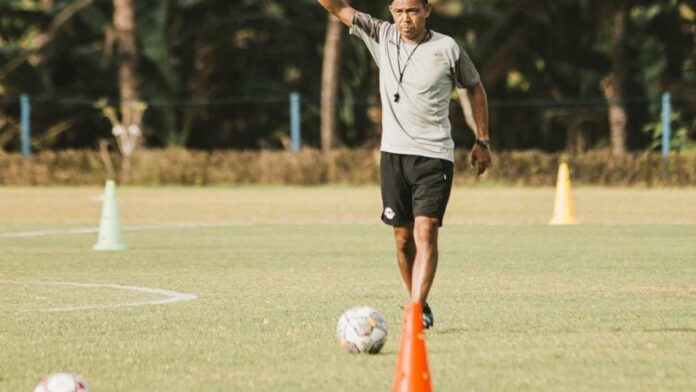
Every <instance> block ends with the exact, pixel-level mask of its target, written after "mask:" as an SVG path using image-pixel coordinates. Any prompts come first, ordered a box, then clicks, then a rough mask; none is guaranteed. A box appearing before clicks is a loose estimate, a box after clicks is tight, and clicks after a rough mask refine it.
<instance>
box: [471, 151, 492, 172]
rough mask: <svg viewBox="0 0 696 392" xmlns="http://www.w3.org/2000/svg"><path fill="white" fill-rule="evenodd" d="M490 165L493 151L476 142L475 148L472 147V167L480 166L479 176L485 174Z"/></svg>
mask: <svg viewBox="0 0 696 392" xmlns="http://www.w3.org/2000/svg"><path fill="white" fill-rule="evenodd" d="M490 165H491V151H490V150H489V149H488V148H486V147H483V146H480V145H479V144H478V143H474V148H472V149H471V167H478V169H477V171H478V174H477V176H480V175H481V174H483V173H484V172H485V171H486V169H488V166H490Z"/></svg>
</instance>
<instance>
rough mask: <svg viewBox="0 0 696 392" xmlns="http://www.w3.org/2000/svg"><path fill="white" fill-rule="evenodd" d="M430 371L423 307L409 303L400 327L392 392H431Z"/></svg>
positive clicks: (416, 303) (417, 303)
mask: <svg viewBox="0 0 696 392" xmlns="http://www.w3.org/2000/svg"><path fill="white" fill-rule="evenodd" d="M430 378H431V377H430V369H429V368H428V355H427V350H426V348H425V334H424V332H423V307H422V306H421V304H420V303H419V302H415V301H414V302H411V303H410V304H409V305H408V306H407V307H406V312H405V314H404V324H403V326H402V327H401V343H400V344H399V358H398V360H397V362H396V375H395V377H394V387H393V388H392V391H393V392H431V391H432V390H433V387H432V384H431V382H430Z"/></svg>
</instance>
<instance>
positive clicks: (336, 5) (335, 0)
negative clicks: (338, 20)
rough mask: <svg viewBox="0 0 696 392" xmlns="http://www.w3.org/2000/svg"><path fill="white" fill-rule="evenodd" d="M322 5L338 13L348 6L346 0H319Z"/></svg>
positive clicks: (333, 12)
mask: <svg viewBox="0 0 696 392" xmlns="http://www.w3.org/2000/svg"><path fill="white" fill-rule="evenodd" d="M317 2H319V4H321V6H322V7H324V8H326V10H327V11H329V12H331V13H332V14H334V15H336V14H338V13H339V12H340V11H341V10H342V9H344V8H346V7H348V4H346V2H345V0H317Z"/></svg>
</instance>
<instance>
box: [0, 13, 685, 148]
mask: <svg viewBox="0 0 696 392" xmlns="http://www.w3.org/2000/svg"><path fill="white" fill-rule="evenodd" d="M627 2H628V6H629V16H630V18H629V19H630V20H629V24H628V31H627V37H628V40H627V42H626V49H627V56H628V61H627V63H628V64H629V66H628V69H627V70H626V72H627V76H628V77H627V80H626V95H627V98H628V112H629V113H628V114H629V120H630V123H629V129H628V131H629V142H630V146H631V147H632V148H633V149H644V148H651V142H652V135H649V134H646V133H645V132H644V131H643V129H644V128H645V127H646V126H647V125H649V124H651V123H654V122H656V119H657V118H659V111H660V107H659V96H660V95H661V94H662V92H663V90H665V88H666V87H665V81H672V82H674V83H677V84H679V83H681V82H682V81H696V73H694V71H693V69H694V66H693V53H694V41H695V40H694V38H695V36H696V30H694V29H693V25H694V15H695V13H694V9H695V6H694V4H693V2H692V1H686V0H669V1H659V2H650V1H642V0H640V1H639V0H627ZM75 3H76V1H75V0H62V1H58V0H56V1H54V2H42V1H39V0H22V1H19V0H14V1H4V2H2V3H0V94H2V95H4V96H7V97H9V98H8V100H7V101H1V100H0V127H4V128H0V132H7V134H8V135H9V134H12V135H17V134H18V132H17V129H16V124H17V123H18V112H17V107H16V106H15V105H16V104H15V103H14V101H13V100H12V97H16V96H17V95H18V94H20V93H22V92H26V93H29V94H30V95H31V96H32V97H34V98H35V100H34V112H33V116H32V122H33V134H34V135H36V136H39V137H41V135H42V134H44V133H49V132H51V130H52V129H53V130H55V129H56V128H57V127H58V128H60V127H64V126H65V124H69V126H68V128H66V129H65V130H64V131H63V132H61V133H60V134H55V132H54V134H53V137H50V138H44V139H43V140H44V141H45V142H42V143H40V146H39V147H41V148H45V149H60V148H93V147H95V146H96V144H97V140H98V139H99V138H103V137H108V136H109V124H108V122H107V121H105V120H104V119H103V118H101V116H100V115H99V113H98V112H97V111H95V110H94V108H93V106H92V104H93V102H94V101H96V100H97V99H98V98H100V97H111V98H112V99H115V98H116V97H117V96H118V82H117V70H116V62H115V59H114V58H113V56H111V55H110V54H111V53H113V47H112V46H113V45H112V44H111V41H110V39H111V38H112V37H111V35H110V34H111V33H110V25H111V18H112V15H111V14H112V7H111V3H110V2H109V1H106V0H95V1H94V2H93V3H92V4H91V5H89V6H88V7H86V8H84V9H82V10H80V11H79V12H77V13H75V14H74V15H72V16H71V17H70V18H69V19H67V20H66V21H65V22H64V23H63V24H61V25H60V27H59V28H58V29H56V30H55V31H52V30H51V28H52V27H51V26H52V23H53V22H55V19H56V16H57V15H59V13H60V12H61V10H63V9H65V7H66V6H69V5H72V4H75ZM432 3H433V6H434V10H435V11H434V13H433V15H432V18H431V19H430V21H429V23H430V25H429V26H430V27H431V28H432V29H434V30H437V31H439V32H442V33H446V34H448V35H451V36H452V37H454V38H455V39H456V40H457V41H459V42H460V43H461V44H462V45H463V46H464V47H465V48H466V49H467V50H468V52H469V54H470V55H471V57H472V58H473V60H474V62H475V63H476V64H477V66H478V68H479V70H480V71H481V73H482V76H483V80H484V82H485V84H486V88H487V91H488V94H489V97H490V99H491V101H492V102H493V109H492V111H491V114H492V116H491V124H492V127H491V133H492V137H493V139H494V140H496V141H497V147H498V148H499V149H505V150H515V149H526V148H541V149H543V150H547V151H559V150H562V149H563V148H565V144H566V137H565V134H566V132H567V130H568V129H569V128H570V127H572V121H576V120H575V119H573V118H572V117H577V118H580V120H579V121H581V122H584V123H587V124H590V123H591V124H592V127H591V129H592V130H591V131H589V132H587V135H586V136H587V139H588V140H587V144H588V145H589V146H594V145H598V144H601V143H602V141H603V139H604V138H605V137H606V134H607V132H608V125H607V121H606V115H604V114H603V113H602V110H603V107H604V103H603V101H602V98H603V95H602V92H601V89H600V87H599V84H600V80H601V79H602V78H603V77H605V76H607V74H608V73H609V72H610V64H611V50H612V48H611V44H610V43H611V35H612V15H613V12H614V10H615V8H616V6H617V4H619V3H618V2H601V1H598V0H582V1H576V0H554V1H551V0H544V1H531V2H520V1H509V0H468V1H454V0H440V1H433V2H432ZM50 4H53V5H52V6H50ZM134 4H135V5H136V17H137V26H136V32H137V35H138V48H139V51H140V58H139V60H140V61H139V68H138V75H139V80H140V88H141V90H142V92H141V93H142V97H143V99H145V100H146V101H149V102H150V103H151V104H150V106H149V109H148V112H147V113H146V116H145V137H146V144H147V145H148V146H152V147H159V146H181V147H193V148H201V149H207V150H209V149H218V148H233V149H258V148H271V149H273V148H282V147H283V146H284V144H285V143H286V140H285V139H286V138H287V136H285V135H287V134H288V114H287V112H288V109H287V106H288V94H289V93H290V92H291V91H298V92H300V93H301V94H302V97H303V113H302V115H303V123H302V125H303V139H304V144H305V145H308V146H313V147H317V146H318V145H319V129H318V128H319V117H318V110H317V108H318V100H319V89H320V75H321V72H320V71H321V56H322V49H323V48H322V45H323V39H324V29H325V26H326V12H325V11H324V10H323V9H322V8H321V7H320V6H319V5H318V4H317V3H316V1H314V0H312V1H309V0H307V1H279V0H244V1H234V2H230V1H223V0H212V1H197V0H162V1H136V2H134ZM351 4H352V5H353V6H354V7H356V8H357V9H359V10H361V11H365V12H368V13H370V14H372V15H373V16H375V17H379V18H382V19H384V20H389V19H390V15H389V12H388V9H387V4H388V1H386V0H383V1H367V0H355V1H353V2H352V3H351ZM48 32H52V33H53V34H54V37H53V39H52V40H50V42H48V43H47V44H46V45H44V46H42V45H41V42H42V41H41V40H42V38H41V37H42V36H43V34H46V33H48ZM18 59H23V60H21V61H19V60H18ZM682 84H683V83H682ZM339 90H340V99H339V104H340V105H341V107H340V110H339V116H340V119H341V127H340V135H338V136H339V137H338V138H339V140H340V142H341V144H342V145H344V146H346V147H355V146H362V145H374V141H375V140H376V138H377V137H378V135H377V134H376V132H375V129H374V128H375V127H374V124H373V123H372V121H371V119H370V116H369V115H368V110H369V109H370V106H371V105H372V104H374V103H377V102H378V98H379V96H378V85H377V74H376V69H375V66H374V64H373V61H372V59H371V56H370V55H369V53H368V52H367V50H366V49H365V47H364V45H362V43H361V42H360V41H358V40H357V39H355V38H354V37H349V36H348V34H347V33H346V34H345V35H344V41H343V61H342V69H341V81H340V88H339ZM677 94H678V93H676V92H675V96H676V95H677ZM693 95H694V94H693V92H692V93H690V94H689V93H688V92H687V93H684V92H682V98H683V99H685V100H687V101H689V102H692V101H693ZM529 102H541V103H542V104H534V105H529V104H528V103H529ZM692 106H693V105H692ZM558 107H564V108H566V109H569V110H572V109H585V108H587V107H590V108H594V109H596V110H594V112H592V111H588V110H577V111H576V112H574V113H573V115H572V116H566V117H564V119H559V118H556V119H555V120H554V121H552V123H551V124H546V125H545V121H546V119H548V118H549V116H553V115H554V113H555V110H556V109H558ZM452 108H453V110H452V111H453V114H452V123H453V124H454V128H455V133H454V137H455V141H456V142H457V143H458V144H459V145H460V146H461V145H467V144H470V143H471V140H470V134H469V133H468V132H458V130H460V129H465V125H464V121H463V119H462V116H461V113H460V110H459V109H458V108H457V106H456V105H453V106H452ZM680 113H681V116H682V121H683V123H684V124H688V125H686V131H683V132H677V133H678V134H679V135H682V136H680V137H683V139H684V145H688V143H692V142H693V140H694V134H695V132H694V131H695V130H696V129H695V128H694V125H691V124H692V123H693V120H694V118H696V111H695V110H694V109H693V108H691V107H684V108H680ZM602 117H603V118H602ZM3 119H4V120H3ZM598 119H601V121H599V120H598ZM547 125H548V126H547ZM49 140H50V142H49ZM0 142H2V143H3V145H0V148H4V149H9V150H17V149H18V147H19V143H18V139H17V137H16V136H12V137H9V136H5V137H0Z"/></svg>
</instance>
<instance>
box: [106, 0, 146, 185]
mask: <svg viewBox="0 0 696 392" xmlns="http://www.w3.org/2000/svg"><path fill="white" fill-rule="evenodd" d="M113 1H114V29H115V33H116V41H117V43H118V52H117V53H118V83H119V94H120V98H121V125H122V126H123V128H122V130H123V131H122V132H121V133H120V134H119V135H116V137H117V139H119V148H120V150H121V154H122V158H123V162H122V165H121V181H123V182H128V181H130V178H131V170H130V167H131V165H130V161H131V157H132V156H133V152H135V148H136V146H137V144H138V143H139V137H140V134H141V131H140V125H141V120H142V114H143V113H142V111H144V109H143V108H142V106H143V105H142V103H140V102H139V99H140V95H139V93H138V80H137V74H136V68H137V64H138V48H137V45H136V39H135V37H136V35H135V28H136V22H135V9H134V7H133V0H113Z"/></svg>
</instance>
